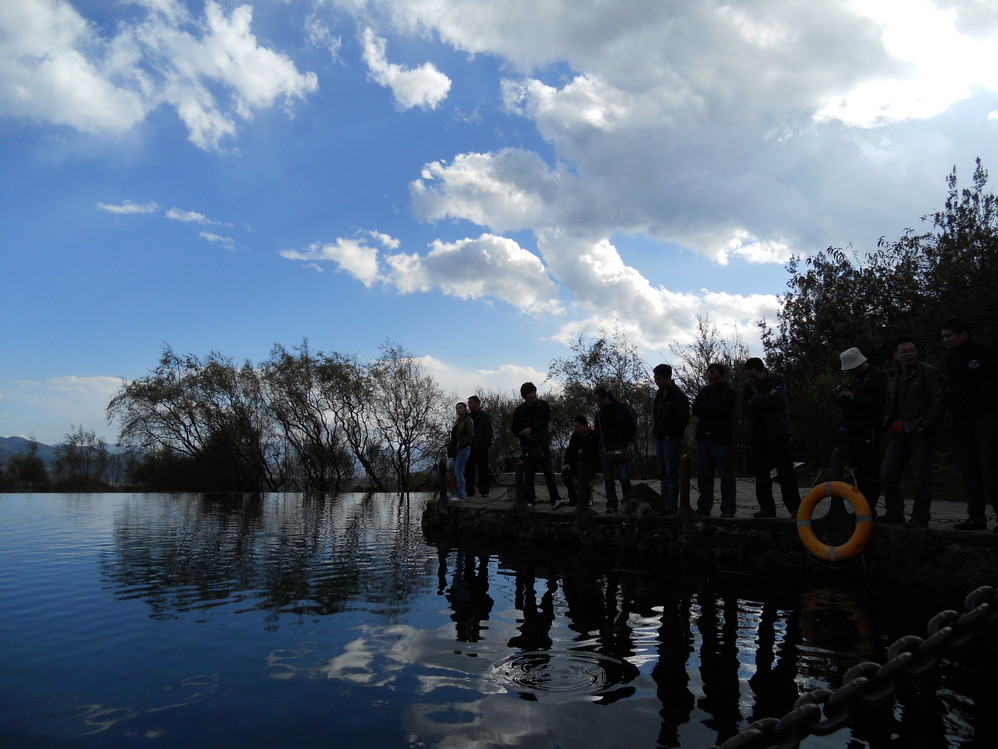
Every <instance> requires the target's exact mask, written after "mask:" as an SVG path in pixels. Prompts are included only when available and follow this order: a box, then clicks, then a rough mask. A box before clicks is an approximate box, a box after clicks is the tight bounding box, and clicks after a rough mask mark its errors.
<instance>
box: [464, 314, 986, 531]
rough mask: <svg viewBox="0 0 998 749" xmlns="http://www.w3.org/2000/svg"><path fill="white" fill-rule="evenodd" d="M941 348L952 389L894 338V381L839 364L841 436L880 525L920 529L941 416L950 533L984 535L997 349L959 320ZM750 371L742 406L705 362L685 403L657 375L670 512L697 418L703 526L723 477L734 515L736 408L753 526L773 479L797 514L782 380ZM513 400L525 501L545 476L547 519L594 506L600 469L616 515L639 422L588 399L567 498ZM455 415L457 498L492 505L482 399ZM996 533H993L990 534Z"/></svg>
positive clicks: (532, 398) (525, 407)
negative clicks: (958, 477) (953, 470)
mask: <svg viewBox="0 0 998 749" xmlns="http://www.w3.org/2000/svg"><path fill="white" fill-rule="evenodd" d="M942 340H943V345H944V346H945V347H946V348H947V349H948V350H949V357H948V359H947V375H948V378H944V376H943V373H942V372H941V371H940V370H939V369H937V368H935V367H933V366H931V365H929V364H926V363H924V362H921V361H919V358H918V347H917V345H916V344H915V342H914V341H913V340H912V339H911V338H910V337H906V338H901V339H899V340H898V341H897V346H896V349H895V367H894V371H893V373H892V374H891V375H888V373H886V372H885V371H883V370H881V369H878V368H877V367H875V366H873V365H872V364H871V363H870V362H869V361H868V360H867V358H866V357H865V356H864V355H863V354H862V352H861V351H860V350H859V349H858V348H850V349H847V350H846V351H843V352H842V353H841V355H840V361H841V367H842V371H844V372H848V373H849V376H850V379H849V381H848V382H846V383H844V384H842V385H840V386H838V387H837V388H835V392H834V397H835V400H836V401H837V403H838V404H839V406H840V407H841V409H842V420H841V427H840V431H841V434H842V437H843V444H844V446H845V448H846V453H847V456H848V460H849V465H850V468H851V469H852V471H853V473H854V475H855V477H856V485H857V488H858V489H859V491H860V492H861V493H862V494H863V496H864V497H866V499H867V501H868V502H869V503H870V506H871V508H876V506H877V503H878V500H879V497H880V494H881V490H883V497H884V508H883V510H884V511H883V513H881V514H878V516H877V518H876V519H877V521H878V522H884V523H903V524H904V527H906V528H925V527H927V525H928V522H929V520H930V517H931V515H930V507H931V478H932V463H933V450H934V448H935V444H936V437H937V434H938V432H939V430H940V428H941V426H942V422H943V417H944V414H945V412H946V407H947V405H949V408H950V412H951V413H952V415H953V429H954V434H955V436H956V454H957V457H958V459H959V461H960V464H961V468H962V471H963V478H964V486H965V490H966V493H967V502H968V505H967V513H968V517H967V520H965V521H963V522H961V523H957V524H956V525H955V526H954V527H955V528H956V529H957V530H982V529H985V528H986V527H987V525H986V520H985V510H986V506H987V504H988V503H990V504H991V506H992V507H993V508H994V510H995V512H996V513H998V387H996V386H995V383H996V382H998V348H995V347H994V346H991V345H990V344H986V343H982V342H979V341H976V340H974V339H972V338H971V336H970V331H969V328H968V326H967V324H966V323H965V322H964V321H963V320H961V319H956V318H955V319H952V320H947V321H946V322H945V323H944V324H943V326H942ZM744 366H745V380H744V382H743V384H742V386H741V393H740V395H739V394H737V393H736V392H735V389H734V387H733V386H732V385H731V383H730V382H729V380H728V377H729V373H728V370H727V367H725V365H723V364H720V363H713V364H710V365H709V366H708V367H707V370H706V373H705V376H706V384H705V385H704V386H703V387H702V388H700V390H699V391H698V392H697V394H696V396H695V397H694V398H693V400H692V402H691V401H690V399H689V397H688V396H687V394H686V393H685V392H683V390H682V389H681V388H680V387H679V385H678V384H677V383H676V382H675V380H674V379H673V376H672V375H673V372H672V367H670V366H669V365H668V364H659V365H658V366H656V367H655V368H654V370H653V372H652V374H653V377H654V381H655V385H656V387H657V392H656V394H655V401H654V407H653V423H652V433H653V436H654V441H655V454H656V462H657V468H658V477H659V480H660V491H661V495H662V497H663V499H664V505H665V512H666V513H673V512H676V510H677V509H678V506H679V466H680V461H681V458H682V453H683V446H684V444H685V438H686V431H687V427H688V426H689V422H690V419H691V416H696V417H697V423H696V431H695V438H696V442H697V488H698V489H699V495H700V496H699V499H698V501H697V506H696V511H697V512H698V513H700V514H702V515H710V513H711V511H712V509H713V507H714V482H715V477H717V478H719V480H720V482H719V483H720V512H721V517H729V518H730V517H734V515H735V512H736V483H735V414H736V409H737V408H738V407H739V406H740V408H741V412H742V414H743V416H744V421H745V437H746V443H747V445H748V447H749V450H750V455H751V456H752V464H753V467H754V475H755V495H756V502H757V504H758V510H757V511H756V512H755V513H754V515H753V517H757V518H766V517H775V516H776V501H775V498H774V496H773V481H772V479H771V471H774V470H775V473H776V478H777V483H778V485H779V489H780V496H781V500H782V502H783V505H784V507H785V508H786V510H787V511H788V512H789V513H790V515H791V517H794V516H796V514H797V509H798V507H799V506H800V502H801V499H800V488H799V485H798V483H797V476H796V473H795V467H794V463H793V460H792V457H791V447H790V439H791V425H790V415H789V409H788V405H787V384H786V379H785V378H784V377H783V375H781V374H778V373H776V372H770V371H769V370H768V369H767V367H766V366H765V364H764V362H763V361H762V360H761V359H759V358H757V357H753V358H750V359H749V360H748V361H746V362H745V365H744ZM947 379H948V383H947V382H946V380H947ZM520 395H521V397H522V398H523V402H522V403H520V404H519V405H518V406H517V407H516V409H515V411H514V413H513V418H512V422H511V429H512V431H513V434H515V435H516V437H517V439H518V440H519V443H520V447H521V450H522V455H521V461H522V462H523V473H522V484H521V486H520V487H519V490H520V492H521V493H522V497H523V499H524V501H525V502H526V503H527V504H528V505H529V506H533V505H534V503H535V499H536V497H535V486H534V477H535V476H536V474H537V473H538V472H541V473H542V474H543V475H544V481H545V484H546V485H547V491H548V496H549V501H550V503H551V506H552V507H553V508H555V509H557V508H559V507H562V506H564V505H569V506H574V505H577V504H579V503H585V504H587V505H588V504H591V503H592V492H591V480H592V476H593V474H595V473H597V472H600V473H601V474H602V477H603V485H604V489H605V490H606V510H607V512H609V513H613V512H616V511H617V510H618V508H619V500H618V496H617V491H616V485H617V483H618V482H619V484H620V489H621V492H622V497H623V498H626V497H627V496H628V494H629V493H630V490H631V481H630V473H629V460H630V455H629V450H630V444H631V442H632V441H633V439H634V436H635V434H636V433H637V419H636V417H635V415H634V411H633V410H632V409H631V406H630V404H628V403H626V402H624V401H618V400H617V399H616V398H615V397H614V395H613V393H612V392H610V391H609V390H608V389H607V388H605V387H597V388H595V390H594V391H593V397H594V400H595V404H596V415H595V418H594V420H593V424H592V425H590V424H589V420H588V419H587V417H586V416H584V415H581V414H580V415H578V416H576V417H575V420H574V427H573V431H572V435H571V438H570V439H569V443H568V447H567V449H566V450H565V453H564V459H563V461H562V466H561V475H562V479H563V482H564V485H565V489H566V492H567V495H568V496H567V499H562V497H561V496H560V494H559V489H558V484H557V482H556V479H555V471H554V461H553V455H552V452H551V435H550V431H549V423H550V419H551V408H550V406H549V404H548V403H547V401H545V400H542V399H540V398H538V395H537V388H536V387H535V386H534V384H533V383H531V382H525V383H524V384H523V385H522V386H521V388H520ZM457 414H458V418H457V420H456V422H455V424H454V428H453V430H452V436H451V447H452V451H453V456H452V457H454V469H455V475H456V483H457V492H456V494H455V498H456V499H464V498H466V497H467V496H470V495H472V494H474V491H475V488H476V486H477V489H478V491H479V492H480V493H481V494H482V495H483V496H484V495H487V494H488V491H489V479H490V474H489V468H488V451H489V445H490V444H491V442H492V421H491V418H490V417H489V415H488V414H487V413H485V412H484V411H483V410H482V409H481V403H480V401H479V399H478V398H477V397H476V396H472V397H471V398H469V399H468V405H467V406H465V404H464V403H459V404H457ZM885 442H886V444H884V443H885ZM909 469H910V481H911V484H912V485H913V487H914V488H915V497H914V500H913V503H912V507H911V511H910V513H909V518H908V519H907V521H906V519H905V505H904V494H903V488H902V479H903V477H904V475H905V472H906V470H909ZM994 530H995V532H996V533H998V525H996V526H995V529H994Z"/></svg>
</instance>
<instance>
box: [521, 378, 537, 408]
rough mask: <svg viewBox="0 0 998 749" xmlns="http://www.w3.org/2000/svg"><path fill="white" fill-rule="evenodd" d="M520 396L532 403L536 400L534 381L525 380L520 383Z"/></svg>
mask: <svg viewBox="0 0 998 749" xmlns="http://www.w3.org/2000/svg"><path fill="white" fill-rule="evenodd" d="M520 397H521V398H523V400H525V401H527V402H529V403H534V402H535V401H536V400H537V387H536V386H535V385H534V383H532V382H525V383H523V384H522V385H520Z"/></svg>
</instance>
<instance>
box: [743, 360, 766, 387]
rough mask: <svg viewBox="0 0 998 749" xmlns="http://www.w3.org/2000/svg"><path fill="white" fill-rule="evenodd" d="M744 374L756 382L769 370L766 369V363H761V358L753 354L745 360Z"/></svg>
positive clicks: (763, 378) (764, 376)
mask: <svg viewBox="0 0 998 749" xmlns="http://www.w3.org/2000/svg"><path fill="white" fill-rule="evenodd" d="M745 375H746V376H747V377H748V378H749V379H750V380H751V381H752V382H756V383H758V382H762V381H763V380H765V379H766V378H767V377H768V376H769V371H768V370H767V369H766V365H765V364H763V363H762V359H760V358H759V357H758V356H753V357H752V358H751V359H749V360H748V361H747V362H745Z"/></svg>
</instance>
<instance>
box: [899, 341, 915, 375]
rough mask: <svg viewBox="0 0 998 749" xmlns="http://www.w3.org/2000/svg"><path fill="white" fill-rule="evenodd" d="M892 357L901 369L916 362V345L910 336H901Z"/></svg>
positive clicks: (907, 367)
mask: <svg viewBox="0 0 998 749" xmlns="http://www.w3.org/2000/svg"><path fill="white" fill-rule="evenodd" d="M894 358H895V359H897V362H898V364H900V365H901V368H902V369H909V368H910V367H913V366H915V365H916V364H918V346H916V345H915V341H914V339H912V337H911V336H901V337H900V338H898V340H897V346H896V347H895V349H894Z"/></svg>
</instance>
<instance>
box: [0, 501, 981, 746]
mask: <svg viewBox="0 0 998 749" xmlns="http://www.w3.org/2000/svg"><path fill="white" fill-rule="evenodd" d="M428 501H433V498H432V497H431V496H430V495H411V496H410V497H408V498H399V497H398V496H396V495H393V494H340V495H327V496H316V495H302V494H264V495H255V496H250V495H245V496H234V495H204V494H0V643H2V645H3V648H4V651H5V652H4V654H3V657H2V659H0V664H2V665H0V677H2V678H0V706H2V715H0V737H2V741H0V744H2V746H3V747H46V746H60V747H63V746H69V747H118V746H136V747H175V746H176V747H179V746H184V747H192V746H197V747H285V746H294V747H306V746H332V747H379V748H381V747H471V746H475V747H498V746H504V747H581V746H585V747H604V746H607V747H609V746H614V747H616V746H627V747H639V748H640V747H649V748H651V747H657V746H667V747H700V746H709V745H711V744H715V743H720V742H722V741H723V740H725V739H727V738H729V737H731V736H733V735H735V734H736V733H737V732H738V731H739V730H740V729H741V728H743V727H745V726H746V725H747V724H748V723H750V722H752V721H754V720H757V719H759V718H762V717H766V716H777V717H778V716H781V715H783V714H784V713H785V712H786V711H788V710H789V709H790V707H791V706H792V704H793V702H794V700H795V699H796V698H797V697H798V696H799V695H800V694H802V693H804V692H806V691H809V690H812V689H815V688H819V687H827V688H835V687H837V686H838V685H839V684H840V683H841V678H842V675H843V674H844V673H845V671H846V670H847V669H849V668H850V667H851V666H853V665H854V664H856V663H859V662H862V661H865V660H874V661H877V662H883V661H884V660H885V659H886V652H887V648H888V647H889V646H890V645H891V643H893V642H894V641H895V640H897V639H898V638H899V637H901V636H903V635H908V634H916V635H919V636H923V637H924V636H925V627H926V623H927V622H928V620H929V619H930V618H931V617H932V615H933V614H935V613H937V612H938V611H939V610H941V609H943V608H956V609H958V610H962V599H963V596H964V595H965V594H966V593H967V592H969V591H958V590H954V591H953V598H952V600H947V599H946V597H945V596H939V595H934V596H933V597H932V598H931V599H929V600H925V597H924V596H920V595H919V594H917V592H916V593H912V592H911V591H900V590H893V589H892V590H873V589H864V588H859V589H857V588H855V587H853V588H836V587H825V588H819V589H810V590H800V589H798V590H794V589H790V588H788V587H787V586H783V585H780V584H779V581H778V580H772V579H760V578H758V577H750V576H746V575H740V574H738V573H737V571H726V572H714V573H710V574H707V573H700V572H699V571H697V570H688V569H679V568H676V569H640V568H638V569H633V568H627V569H622V568H620V567H619V566H617V565H615V564H614V563H613V562H612V560H601V559H598V558H595V557H594V556H593V555H592V554H591V553H579V554H574V555H573V554H564V553H563V554H555V553H554V552H551V551H546V550H538V551H536V552H525V551H522V550H521V551H516V550H511V549H501V548H473V547H467V548H450V547H443V548H438V547H437V546H431V545H428V544H427V543H426V541H425V540H424V538H423V535H422V532H421V531H420V522H419V521H420V514H421V511H422V508H423V507H424V505H425V503H426V502H428ZM994 640H995V638H994V637H990V638H988V641H987V642H975V643H973V645H972V646H971V648H970V652H969V653H967V654H966V655H960V656H956V657H954V658H952V659H945V660H943V662H942V664H941V666H940V668H939V669H938V670H937V671H936V672H934V673H933V674H931V675H929V676H927V677H923V679H922V681H920V682H918V684H917V686H918V688H915V687H914V686H912V687H908V688H905V689H903V690H901V691H900V692H899V695H898V700H897V701H896V703H895V704H894V706H893V707H892V708H886V709H882V710H880V711H878V712H876V713H875V714H871V715H868V716H862V717H859V718H857V719H855V720H854V721H853V722H852V723H850V724H849V725H848V726H846V727H845V728H843V729H841V730H839V731H838V732H836V733H834V734H832V735H830V736H826V737H809V738H807V739H805V740H804V742H803V743H802V746H804V747H846V746H848V747H864V746H869V747H888V746H889V747H937V746H938V747H977V746H980V747H985V746H987V747H988V748H989V749H991V747H993V746H995V745H998V716H996V714H995V713H996V711H995V710H994V709H993V708H994V706H995V700H994V696H993V687H992V683H993V679H994V674H996V673H998V648H996V645H995V642H994Z"/></svg>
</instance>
